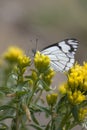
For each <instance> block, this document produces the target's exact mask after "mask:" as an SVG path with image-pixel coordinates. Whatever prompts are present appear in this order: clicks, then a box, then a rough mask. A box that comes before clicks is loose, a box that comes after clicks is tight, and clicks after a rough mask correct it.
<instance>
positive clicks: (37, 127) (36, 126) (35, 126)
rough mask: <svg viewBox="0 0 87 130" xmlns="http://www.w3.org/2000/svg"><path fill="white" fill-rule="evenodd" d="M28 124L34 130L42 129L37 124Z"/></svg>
mask: <svg viewBox="0 0 87 130" xmlns="http://www.w3.org/2000/svg"><path fill="white" fill-rule="evenodd" d="M30 126H32V127H33V128H35V129H36V130H43V129H42V128H41V127H40V126H39V125H35V124H30Z"/></svg>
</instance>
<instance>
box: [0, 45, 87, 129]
mask: <svg viewBox="0 0 87 130" xmlns="http://www.w3.org/2000/svg"><path fill="white" fill-rule="evenodd" d="M33 63H34V64H33ZM0 72H1V73H0V130H9V129H10V130H31V129H34V130H71V129H72V128H74V127H75V126H77V125H81V126H82V127H85V128H87V126H86V123H87V100H86V97H87V63H84V64H83V66H80V65H78V64H75V66H73V67H72V68H71V69H70V70H69V72H67V73H66V76H67V81H66V82H65V83H64V84H62V85H61V86H60V87H59V88H58V92H55V91H54V89H52V88H51V87H50V86H51V83H52V78H53V76H54V75H55V72H54V70H53V69H52V68H51V67H50V59H49V57H48V56H46V55H43V54H40V52H37V53H36V55H35V57H34V60H33V62H32V60H31V59H30V58H29V57H28V56H26V55H25V53H24V52H23V50H21V49H19V48H17V47H10V48H9V49H8V50H7V51H6V52H5V53H4V54H3V56H2V57H1V61H0ZM44 93H45V96H44ZM43 97H44V98H43ZM39 116H41V117H40V118H39ZM43 116H44V120H41V119H42V118H43ZM6 119H10V120H7V121H6ZM8 121H9V122H10V123H8Z"/></svg>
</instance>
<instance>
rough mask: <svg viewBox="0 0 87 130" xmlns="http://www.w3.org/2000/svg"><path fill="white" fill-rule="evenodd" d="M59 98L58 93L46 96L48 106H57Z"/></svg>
mask: <svg viewBox="0 0 87 130" xmlns="http://www.w3.org/2000/svg"><path fill="white" fill-rule="evenodd" d="M57 97H58V94H57V93H52V94H48V95H47V96H46V99H47V103H48V105H51V106H53V105H55V104H56V101H57Z"/></svg>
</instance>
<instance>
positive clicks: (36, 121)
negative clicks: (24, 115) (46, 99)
mask: <svg viewBox="0 0 87 130" xmlns="http://www.w3.org/2000/svg"><path fill="white" fill-rule="evenodd" d="M31 117H32V120H33V122H34V123H35V124H37V125H39V122H38V120H37V118H36V117H35V115H34V113H33V112H31Z"/></svg>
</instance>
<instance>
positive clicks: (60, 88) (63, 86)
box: [59, 83, 67, 95]
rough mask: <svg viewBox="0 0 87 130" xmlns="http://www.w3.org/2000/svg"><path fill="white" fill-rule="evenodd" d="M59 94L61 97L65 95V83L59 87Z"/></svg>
mask: <svg viewBox="0 0 87 130" xmlns="http://www.w3.org/2000/svg"><path fill="white" fill-rule="evenodd" d="M59 92H60V94H62V95H65V94H66V93H67V84H66V83H64V84H62V85H61V86H60V87H59Z"/></svg>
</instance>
